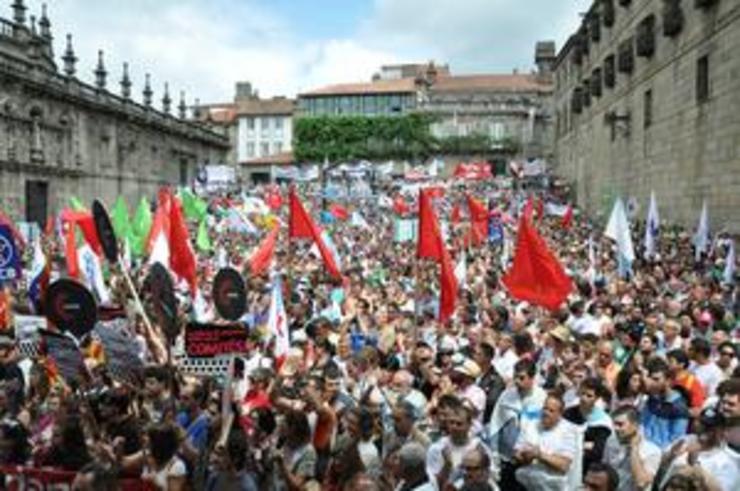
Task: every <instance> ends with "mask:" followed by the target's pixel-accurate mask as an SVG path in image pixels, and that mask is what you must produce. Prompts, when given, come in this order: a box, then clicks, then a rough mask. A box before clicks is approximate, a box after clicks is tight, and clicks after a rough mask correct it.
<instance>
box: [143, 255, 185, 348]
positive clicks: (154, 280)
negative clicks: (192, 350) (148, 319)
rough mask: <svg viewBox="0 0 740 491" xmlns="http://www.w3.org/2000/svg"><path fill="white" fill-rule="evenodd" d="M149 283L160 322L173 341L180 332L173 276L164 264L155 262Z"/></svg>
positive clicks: (148, 279)
mask: <svg viewBox="0 0 740 491" xmlns="http://www.w3.org/2000/svg"><path fill="white" fill-rule="evenodd" d="M147 283H148V285H149V289H150V292H151V294H152V302H153V304H154V311H155V313H156V315H157V317H158V318H159V324H160V326H161V328H162V330H163V331H164V334H165V336H167V339H169V340H170V341H173V340H174V339H175V338H176V337H177V335H178V334H180V326H179V325H178V323H177V299H176V298H175V288H174V287H173V285H172V277H170V274H169V273H168V272H167V270H166V269H165V267H164V266H162V264H160V263H154V265H153V266H152V268H151V270H150V271H149V277H148V278H147Z"/></svg>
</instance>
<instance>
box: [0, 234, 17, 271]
mask: <svg viewBox="0 0 740 491" xmlns="http://www.w3.org/2000/svg"><path fill="white" fill-rule="evenodd" d="M20 277H21V269H20V256H19V254H18V248H17V247H16V245H15V240H14V238H13V231H12V230H11V228H10V227H9V226H8V225H0V284H3V283H5V282H7V281H15V280H17V279H19V278H20Z"/></svg>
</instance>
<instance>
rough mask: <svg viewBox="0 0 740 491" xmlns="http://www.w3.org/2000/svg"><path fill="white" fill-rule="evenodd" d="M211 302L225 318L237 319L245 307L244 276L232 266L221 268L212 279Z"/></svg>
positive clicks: (242, 313)
mask: <svg viewBox="0 0 740 491" xmlns="http://www.w3.org/2000/svg"><path fill="white" fill-rule="evenodd" d="M213 303H214V304H215V305H216V310H217V311H218V313H219V314H220V315H221V317H223V318H224V319H226V320H230V321H235V320H238V319H239V318H240V317H241V316H242V315H244V311H245V310H246V309H247V293H246V285H245V283H244V278H242V275H240V274H239V272H238V271H237V270H235V269H233V268H224V269H221V270H220V271H219V272H218V273H217V274H216V278H215V279H214V280H213Z"/></svg>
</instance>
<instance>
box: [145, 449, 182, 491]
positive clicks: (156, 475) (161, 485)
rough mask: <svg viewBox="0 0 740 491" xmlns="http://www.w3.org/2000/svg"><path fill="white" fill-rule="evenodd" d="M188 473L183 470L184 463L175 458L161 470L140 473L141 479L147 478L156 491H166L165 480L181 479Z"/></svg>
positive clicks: (166, 484) (148, 470)
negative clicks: (171, 478)
mask: <svg viewBox="0 0 740 491" xmlns="http://www.w3.org/2000/svg"><path fill="white" fill-rule="evenodd" d="M187 473H188V471H187V469H186V468H185V463H184V462H183V461H182V459H180V458H179V457H177V456H175V457H172V459H171V460H170V461H169V463H167V465H166V466H164V467H162V469H161V470H159V471H155V470H154V469H146V468H145V469H144V472H143V473H142V477H143V478H148V479H149V480H151V482H152V483H153V484H154V486H156V488H157V490H161V491H167V489H169V488H168V483H167V480H168V479H169V478H170V477H182V476H185V475H187Z"/></svg>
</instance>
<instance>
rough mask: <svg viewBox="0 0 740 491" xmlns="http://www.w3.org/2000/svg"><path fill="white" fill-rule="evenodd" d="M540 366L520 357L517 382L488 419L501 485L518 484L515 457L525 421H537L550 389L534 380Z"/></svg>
mask: <svg viewBox="0 0 740 491" xmlns="http://www.w3.org/2000/svg"><path fill="white" fill-rule="evenodd" d="M536 374H537V367H536V366H535V364H534V363H532V362H531V361H529V360H520V361H518V362H517V363H516V365H515V367H514V385H513V386H511V387H508V388H507V389H506V390H505V391H504V392H503V393H502V394H501V397H499V400H498V402H497V403H496V407H495V408H494V409H493V414H492V415H491V421H490V422H489V423H488V435H489V436H490V438H491V448H492V449H493V451H494V453H495V454H496V457H497V461H495V465H496V466H498V467H500V472H499V475H500V486H499V487H500V488H501V489H511V488H512V487H513V488H516V486H517V482H516V479H515V477H514V466H513V463H512V458H513V456H514V447H515V444H516V441H517V439H518V437H519V433H520V429H521V427H522V424H523V423H526V422H527V421H536V420H537V419H539V417H540V414H541V413H542V405H543V404H544V402H545V398H546V397H547V393H546V392H545V391H544V389H543V388H542V387H540V386H538V385H536V384H535V375H536Z"/></svg>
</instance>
